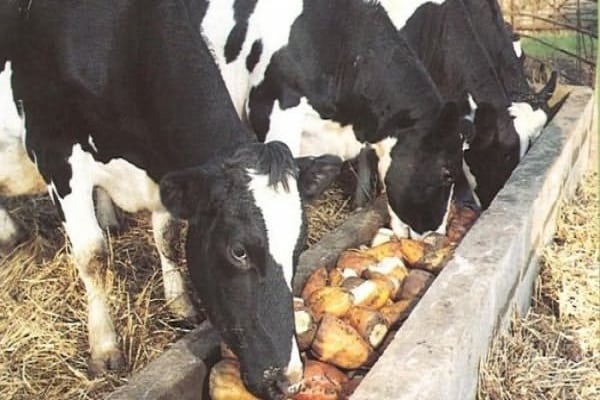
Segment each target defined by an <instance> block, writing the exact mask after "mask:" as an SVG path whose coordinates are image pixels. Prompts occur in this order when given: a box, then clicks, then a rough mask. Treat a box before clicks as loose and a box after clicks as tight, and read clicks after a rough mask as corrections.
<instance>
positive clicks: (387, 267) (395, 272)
mask: <svg viewBox="0 0 600 400" xmlns="http://www.w3.org/2000/svg"><path fill="white" fill-rule="evenodd" d="M407 275H408V269H407V268H406V266H405V265H404V263H403V262H402V260H401V259H400V258H398V257H387V258H384V259H383V260H381V261H380V262H379V263H377V264H376V265H374V266H371V267H369V268H368V269H367V270H366V271H365V272H364V273H363V276H364V277H365V278H367V279H373V278H381V279H387V280H389V281H390V282H391V283H392V285H393V290H392V292H391V294H390V298H392V299H397V298H398V296H399V295H400V289H401V288H402V282H403V281H404V279H405V278H406V276H407Z"/></svg>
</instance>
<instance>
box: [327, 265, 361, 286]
mask: <svg viewBox="0 0 600 400" xmlns="http://www.w3.org/2000/svg"><path fill="white" fill-rule="evenodd" d="M356 277H358V273H357V272H356V271H355V270H353V269H351V268H344V270H341V269H339V268H334V269H332V270H331V271H330V272H329V284H330V285H331V286H340V285H341V284H342V282H343V281H344V280H345V279H348V278H356Z"/></svg>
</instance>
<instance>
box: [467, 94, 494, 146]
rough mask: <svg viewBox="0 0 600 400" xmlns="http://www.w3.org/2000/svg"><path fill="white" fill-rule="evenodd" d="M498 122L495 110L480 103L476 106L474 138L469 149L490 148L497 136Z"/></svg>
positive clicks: (487, 104)
mask: <svg viewBox="0 0 600 400" xmlns="http://www.w3.org/2000/svg"><path fill="white" fill-rule="evenodd" d="M497 120H498V112H497V111H496V108H495V107H494V106H492V105H491V104H489V103H485V102H482V103H480V104H478V105H477V110H476V111H475V120H474V125H475V136H474V138H473V139H472V142H471V143H469V144H470V145H471V147H473V148H478V149H483V148H486V147H488V146H490V145H491V144H492V143H493V141H494V139H495V137H496V136H497V134H498V130H497V128H496V121H497Z"/></svg>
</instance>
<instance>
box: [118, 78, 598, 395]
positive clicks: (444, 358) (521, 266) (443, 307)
mask: <svg viewBox="0 0 600 400" xmlns="http://www.w3.org/2000/svg"><path fill="white" fill-rule="evenodd" d="M570 90H571V96H570V98H569V100H568V101H567V102H566V103H565V105H564V107H563V108H562V110H561V112H560V113H559V114H558V115H557V116H556V117H555V118H554V120H553V121H552V122H551V123H550V124H549V125H548V127H546V129H545V131H544V132H543V134H542V135H541V136H540V138H539V139H538V140H537V142H536V144H535V145H534V146H533V148H532V149H531V150H530V151H529V153H528V154H527V155H526V157H525V158H524V159H523V161H522V162H521V164H520V165H519V166H518V167H517V169H516V170H515V171H514V172H513V174H512V176H511V178H510V179H509V181H508V182H507V184H506V185H505V187H504V188H503V189H502V190H501V191H500V193H499V194H498V195H497V196H496V199H495V200H494V202H493V203H492V205H491V206H490V208H489V209H488V210H487V211H485V212H484V213H483V214H482V215H481V217H480V218H479V219H478V221H477V222H476V223H475V225H474V226H473V227H472V229H471V230H470V232H469V233H468V234H467V235H466V236H465V238H464V239H463V241H462V242H461V244H460V246H459V247H458V248H457V249H456V250H455V252H454V256H453V258H452V259H451V260H450V261H449V262H448V264H447V265H446V266H445V267H444V269H443V270H442V271H441V273H440V274H439V275H438V276H437V278H436V279H435V281H434V282H433V284H432V285H431V286H430V288H429V289H428V291H427V292H426V293H425V294H424V295H423V297H422V298H421V300H420V301H419V303H418V304H417V306H416V307H415V309H414V310H413V311H412V313H411V314H410V316H409V317H408V319H407V320H406V321H405V322H404V323H403V325H402V327H401V328H400V329H399V330H398V332H397V333H396V334H395V336H394V338H393V340H392V341H391V343H390V344H389V346H388V347H387V348H386V350H385V351H384V352H383V354H382V355H381V357H380V358H379V359H378V361H377V362H376V363H375V364H374V365H373V367H372V368H371V370H370V371H369V372H368V374H367V375H366V377H365V378H364V379H363V381H362V382H361V384H360V385H359V386H358V387H357V388H356V390H355V391H354V393H353V394H352V395H351V397H350V399H352V400H367V399H373V400H375V399H377V400H385V399H389V400H392V399H398V400H404V399H407V400H408V399H432V400H433V399H468V398H473V397H474V395H475V391H476V385H477V371H478V366H479V362H480V360H481V359H482V358H483V357H485V355H486V353H487V349H488V345H489V343H490V340H491V338H492V337H493V336H494V335H495V334H496V332H497V331H498V330H501V329H504V328H505V327H506V326H507V322H508V320H509V319H510V316H511V314H512V313H513V312H514V311H515V310H516V311H518V312H524V311H525V310H526V309H527V308H528V306H529V299H530V295H531V291H532V289H533V282H534V281H535V279H536V276H537V274H538V255H537V250H538V249H539V248H540V247H541V246H542V245H543V244H544V243H545V242H546V241H547V240H548V239H549V238H550V236H551V235H552V233H553V230H554V226H555V224H554V221H555V217H556V214H557V208H558V207H557V205H558V204H559V202H560V200H561V199H562V198H563V197H565V196H569V195H570V194H571V193H572V192H573V190H574V188H575V185H576V183H577V182H578V180H579V178H580V177H581V176H582V174H583V172H584V171H585V169H586V166H587V164H588V161H589V155H590V148H591V141H592V138H593V132H592V129H591V123H592V122H591V121H592V111H593V106H594V102H593V99H592V91H591V89H589V88H584V87H571V88H570ZM386 218H387V216H386V213H385V207H384V204H383V202H382V201H381V200H378V201H376V202H374V204H372V205H371V206H370V207H369V208H367V209H364V210H361V211H358V212H356V213H355V214H353V215H352V216H351V217H349V218H348V219H347V220H346V221H345V222H344V223H343V224H342V225H341V226H340V227H339V228H338V229H336V230H335V231H333V232H331V233H329V234H327V235H326V236H325V237H324V238H323V239H322V240H321V241H320V242H319V243H317V244H316V245H314V246H313V247H311V249H309V250H307V251H306V252H304V253H303V254H302V255H301V258H300V265H299V270H298V273H297V275H296V277H295V282H294V290H295V291H296V292H297V293H298V292H299V291H300V290H301V288H302V286H303V284H304V282H305V280H306V279H307V277H308V276H309V275H310V273H311V272H312V271H313V270H315V269H316V268H318V267H320V266H323V265H325V266H328V267H332V266H333V265H334V263H335V262H336V259H337V256H338V255H339V253H340V252H341V251H343V250H345V249H347V248H350V247H357V246H359V245H361V244H365V243H368V242H370V240H371V238H372V237H373V235H374V234H375V232H376V231H377V229H378V228H379V227H380V226H381V225H383V224H384V223H385V222H386ZM218 356H219V338H218V335H217V334H216V333H215V332H214V330H213V329H212V328H210V325H209V324H208V323H205V324H203V325H202V326H200V327H199V328H197V329H196V330H195V331H193V332H191V333H190V334H188V335H187V336H186V337H184V338H183V339H181V340H180V341H179V342H177V343H176V344H174V345H173V346H172V347H171V348H170V349H169V350H167V351H166V352H165V353H164V354H163V355H161V356H160V357H159V358H158V359H156V360H155V361H154V362H152V363H151V364H150V365H148V366H147V367H146V368H145V369H143V370H142V371H140V372H138V373H137V374H135V375H134V376H132V377H131V378H130V379H129V383H128V384H127V385H125V386H123V387H121V388H120V389H118V390H117V391H115V392H113V393H112V394H110V395H109V396H108V399H111V400H115V399H133V398H135V399H208V396H207V394H206V393H207V379H206V378H207V376H208V370H209V368H210V367H211V366H212V365H213V364H214V363H215V362H216V361H217V359H218Z"/></svg>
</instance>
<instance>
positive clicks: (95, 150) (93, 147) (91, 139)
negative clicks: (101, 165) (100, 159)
mask: <svg viewBox="0 0 600 400" xmlns="http://www.w3.org/2000/svg"><path fill="white" fill-rule="evenodd" d="M88 144H89V145H90V147H91V148H92V149H93V150H94V152H96V153H97V152H98V148H97V147H96V143H94V138H93V137H92V135H91V134H89V135H88Z"/></svg>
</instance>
